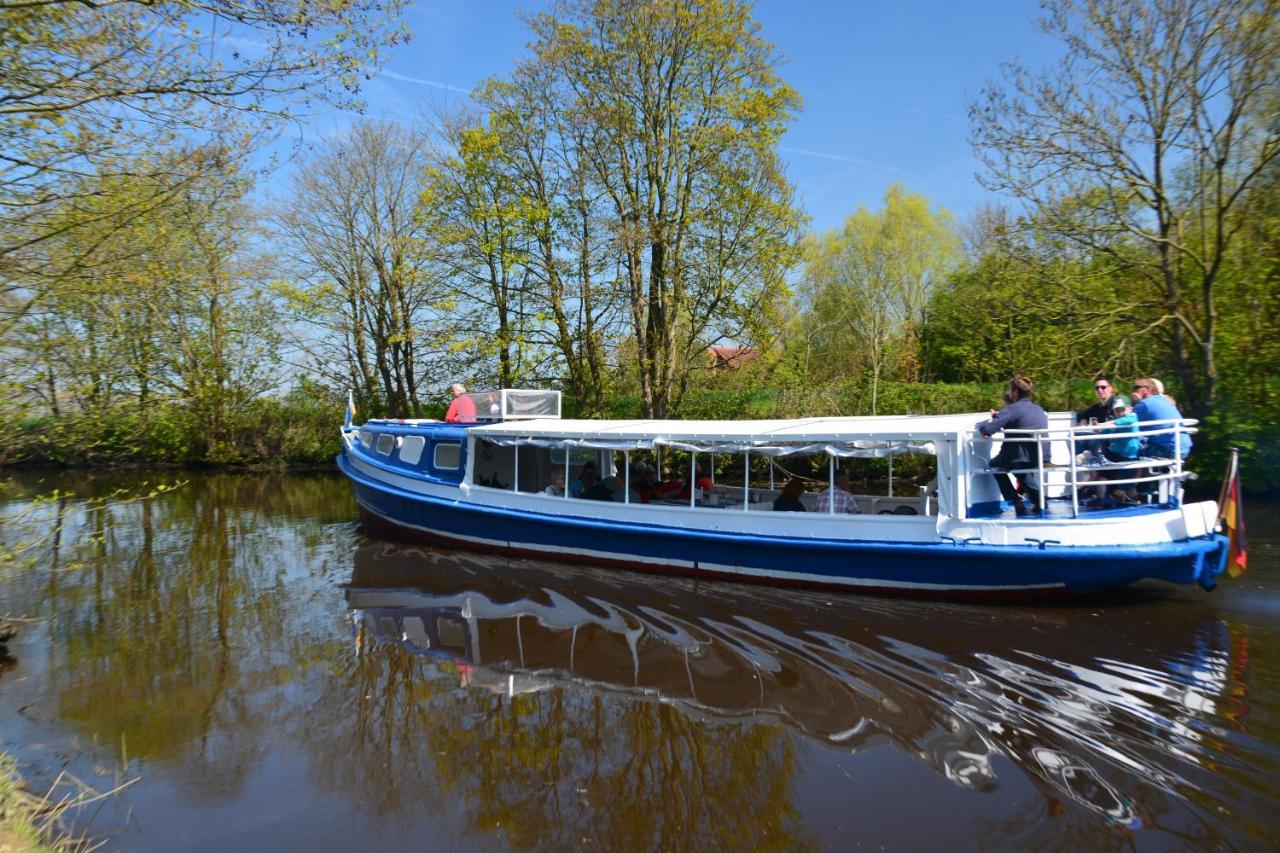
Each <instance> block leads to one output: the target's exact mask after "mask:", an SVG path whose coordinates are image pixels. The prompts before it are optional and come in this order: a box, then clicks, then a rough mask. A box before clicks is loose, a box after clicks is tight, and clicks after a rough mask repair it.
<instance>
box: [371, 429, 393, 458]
mask: <svg viewBox="0 0 1280 853" xmlns="http://www.w3.org/2000/svg"><path fill="white" fill-rule="evenodd" d="M395 446H396V437H395V436H394V435H392V434H391V433H389V432H384V433H382V435H380V436H378V446H377V447H376V448H375V449H376V450H377V451H378V452H379V453H381V454H382V455H383V456H390V455H391V451H392V449H393V448H394V447H395Z"/></svg>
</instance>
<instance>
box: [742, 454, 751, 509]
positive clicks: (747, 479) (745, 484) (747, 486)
mask: <svg viewBox="0 0 1280 853" xmlns="http://www.w3.org/2000/svg"><path fill="white" fill-rule="evenodd" d="M750 501H751V451H750V450H744V451H743V452H742V511H743V512H746V511H747V510H749V509H750V508H751V507H750V506H749V505H748V504H749V502H750Z"/></svg>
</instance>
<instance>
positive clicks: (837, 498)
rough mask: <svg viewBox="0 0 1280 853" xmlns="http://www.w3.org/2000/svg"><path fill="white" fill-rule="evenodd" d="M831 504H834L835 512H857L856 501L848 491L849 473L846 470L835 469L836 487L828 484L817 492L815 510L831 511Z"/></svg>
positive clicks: (852, 513) (851, 513) (855, 513)
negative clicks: (816, 506)
mask: <svg viewBox="0 0 1280 853" xmlns="http://www.w3.org/2000/svg"><path fill="white" fill-rule="evenodd" d="M832 505H834V506H835V510H834V511H835V512H843V513H848V514H850V515H857V514H858V512H859V510H858V502H857V501H856V500H854V499H853V495H851V494H850V493H849V474H848V472H846V471H843V470H837V471H836V487H835V488H834V489H832V488H831V487H830V486H828V487H827V488H825V489H823V490H822V491H821V492H818V508H817V510H815V511H816V512H831V511H832Z"/></svg>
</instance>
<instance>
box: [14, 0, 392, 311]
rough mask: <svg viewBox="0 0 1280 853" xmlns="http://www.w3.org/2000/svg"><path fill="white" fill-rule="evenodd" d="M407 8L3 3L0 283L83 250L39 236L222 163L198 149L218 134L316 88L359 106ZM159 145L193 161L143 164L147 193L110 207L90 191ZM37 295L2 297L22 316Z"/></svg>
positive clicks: (44, 271) (334, 1)
mask: <svg viewBox="0 0 1280 853" xmlns="http://www.w3.org/2000/svg"><path fill="white" fill-rule="evenodd" d="M401 3H402V0H388V2H373V0H331V2H326V3H313V2H308V0H279V2H270V3H265V2H255V0H204V2H199V3H192V2H186V0H107V1H106V2H79V0H40V2H22V0H12V1H11V2H10V0H5V2H0V33H3V37H0V140H3V153H0V203H2V205H0V209H2V210H3V213H2V214H0V294H2V293H3V292H5V291H7V290H8V287H9V285H8V283H7V282H6V279H9V278H12V277H21V278H25V279H27V281H26V283H27V284H28V285H29V284H30V280H31V279H33V278H36V277H43V278H45V279H51V278H54V277H56V276H58V275H61V274H63V273H65V272H67V271H68V270H72V271H74V270H75V269H76V265H77V263H78V262H80V261H81V260H83V258H81V257H80V256H76V255H72V256H70V257H65V256H64V257H60V258H59V260H61V261H63V263H62V265H58V266H51V265H50V264H49V263H48V261H49V257H48V256H47V254H46V253H44V252H43V251H42V250H41V247H42V244H43V243H44V242H45V241H47V240H50V239H53V238H55V237H58V236H60V235H66V234H68V233H71V232H74V231H77V230H79V229H81V228H85V227H88V226H90V225H95V224H97V225H101V224H102V223H106V222H110V221H121V220H122V219H127V218H128V217H131V216H145V215H147V214H148V213H149V212H152V211H154V210H155V208H156V207H157V206H158V205H163V204H164V203H166V202H167V201H168V200H170V199H172V198H173V197H174V196H175V194H176V193H178V192H181V191H182V189H183V187H185V186H187V185H188V184H189V181H190V180H191V178H192V176H193V175H195V174H197V173H198V172H199V171H200V170H201V169H202V168H212V169H213V170H214V171H216V170H217V167H216V164H213V163H211V162H209V161H208V160H207V159H206V158H203V157H202V156H201V155H200V154H199V152H200V151H201V148H202V145H203V144H205V143H208V142H209V141H210V140H212V139H216V138H218V137H222V138H224V139H239V138H241V137H245V136H247V137H254V138H259V139H261V138H263V137H264V136H265V135H266V134H268V133H270V132H271V130H272V129H273V128H276V127H279V125H280V123H281V122H283V121H287V120H292V119H293V118H295V117H296V116H297V115H298V114H299V110H300V109H304V108H305V107H306V105H307V103H308V102H309V101H310V100H312V99H321V100H324V101H327V102H329V103H334V104H338V105H344V104H351V103H354V96H355V95H356V93H357V92H358V89H359V84H360V81H361V79H362V69H364V68H365V67H366V66H367V65H368V64H370V63H372V62H376V61H377V58H378V50H379V49H380V47H382V46H383V45H385V44H390V43H395V42H398V41H400V40H402V39H403V37H404V32H403V31H402V30H401V29H400V27H399V25H398V23H397V18H398V15H399V10H400V7H401ZM157 148H167V149H174V150H178V149H181V150H185V151H187V152H189V153H191V154H192V157H191V159H190V160H189V162H187V163H185V164H183V165H182V167H181V168H174V164H173V163H168V164H165V166H164V167H163V168H156V169H154V170H153V171H150V172H148V173H146V175H145V176H146V177H149V178H150V179H151V186H152V188H153V194H152V195H151V196H147V197H139V196H133V197H129V198H125V197H121V198H118V199H116V202H117V204H116V205H115V206H114V207H113V208H112V209H110V210H107V209H105V207H104V205H103V204H102V203H101V201H102V200H101V199H95V198H94V196H93V193H94V192H95V188H96V187H97V186H98V182H99V181H100V180H101V179H102V178H104V177H106V176H109V175H118V176H121V177H124V176H129V175H135V176H136V175H137V173H136V172H131V171H128V170H127V169H125V168H123V164H125V163H131V164H132V165H133V166H135V167H136V166H138V165H141V164H142V163H144V162H146V160H145V158H144V157H143V156H142V155H144V154H146V153H148V152H152V151H155V150H157ZM153 165H157V166H159V165H160V164H158V163H153ZM89 202H92V203H89ZM82 203H83V204H84V206H83V207H78V206H77V205H79V204H82ZM73 214H74V215H73ZM85 245H86V246H87V247H90V248H91V241H85ZM41 294H42V292H41V291H36V292H34V293H32V292H31V291H28V292H27V298H26V299H10V300H7V304H6V306H5V307H6V308H7V309H8V310H9V311H10V312H11V315H17V314H20V313H21V312H22V310H24V309H25V308H27V307H29V306H30V305H31V304H33V301H32V300H33V299H35V298H38V297H39V296H40V295H41Z"/></svg>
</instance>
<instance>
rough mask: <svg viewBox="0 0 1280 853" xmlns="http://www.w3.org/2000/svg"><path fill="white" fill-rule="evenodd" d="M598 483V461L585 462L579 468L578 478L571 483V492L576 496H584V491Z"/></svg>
mask: <svg viewBox="0 0 1280 853" xmlns="http://www.w3.org/2000/svg"><path fill="white" fill-rule="evenodd" d="M595 484H596V463H594V462H584V463H582V467H581V468H580V469H578V479H576V480H574V481H573V482H572V483H570V484H569V494H571V495H573V496H574V497H575V498H580V497H582V493H583V492H585V491H586V490H587V489H589V488H591V487H592V486H594V485H595Z"/></svg>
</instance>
